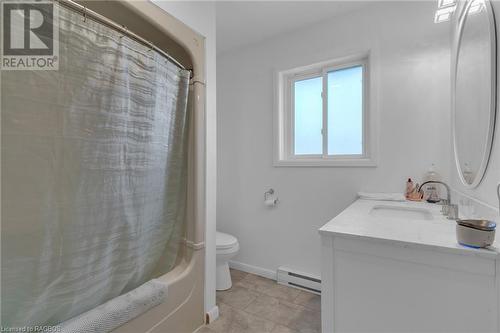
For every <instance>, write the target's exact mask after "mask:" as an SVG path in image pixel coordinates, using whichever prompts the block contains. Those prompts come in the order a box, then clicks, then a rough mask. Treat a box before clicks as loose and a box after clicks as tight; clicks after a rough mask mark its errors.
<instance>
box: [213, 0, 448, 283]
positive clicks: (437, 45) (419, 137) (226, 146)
mask: <svg viewBox="0 0 500 333" xmlns="http://www.w3.org/2000/svg"><path fill="white" fill-rule="evenodd" d="M435 8H436V3H435V2H434V1H430V2H389V3H380V5H376V6H370V7H369V9H365V10H361V11H357V12H354V13H351V14H348V15H346V16H342V17H338V18H334V19H330V20H327V21H324V22H321V23H319V24H316V25H314V26H311V27H309V28H307V29H301V30H300V31H296V32H293V33H289V34H286V35H282V36H279V37H277V38H273V39H272V40H268V41H265V42H262V43H259V44H255V45H251V46H249V47H246V48H240V49H237V50H233V51H229V52H226V53H222V54H219V55H218V58H217V70H218V71H217V80H218V82H217V83H218V90H217V108H218V115H217V122H218V125H217V126H218V147H217V150H218V181H217V196H218V202H217V228H218V229H219V230H221V231H225V232H227V233H230V234H233V235H235V236H236V237H238V239H239V241H240V245H241V251H240V254H239V255H238V256H237V257H236V258H235V261H237V262H239V263H243V264H246V265H252V266H256V267H258V268H260V269H264V270H268V272H269V273H272V272H273V271H275V270H276V268H277V267H278V266H280V265H287V266H292V267H294V268H296V269H300V270H301V271H305V272H308V273H311V274H316V275H320V244H319V243H320V240H319V237H318V232H317V229H318V228H319V227H320V226H322V225H323V224H324V223H326V222H327V221H329V220H330V219H331V218H333V217H334V216H335V215H337V214H338V213H340V212H341V211H342V210H343V209H344V208H346V206H348V205H349V204H350V203H351V202H352V201H353V200H355V197H356V192H357V191H360V190H367V191H402V190H403V188H404V184H405V181H406V179H407V177H408V176H411V177H415V178H417V179H418V180H419V179H420V178H421V177H422V175H423V173H424V172H425V171H426V170H427V169H428V168H429V166H430V164H431V163H435V164H436V166H437V169H438V171H440V172H441V173H442V174H444V176H445V177H446V176H447V174H448V172H449V170H450V160H449V158H448V157H449V147H450V139H449V137H450V126H449V122H450V119H449V98H450V97H449V77H450V76H449V75H450V72H449V67H450V64H449V25H448V24H434V23H433V19H434V16H433V15H434V11H435ZM366 50H371V52H372V55H373V58H372V69H373V72H372V79H373V80H375V82H374V84H375V86H376V87H377V90H376V91H375V92H374V93H376V97H377V100H378V102H377V103H375V105H371V106H370V107H371V108H372V110H373V111H374V112H375V111H376V112H377V120H378V126H379V156H378V159H379V163H378V167H376V168H307V167H306V168H304V167H302V168H299V167H273V165H272V161H273V152H272V142H273V126H272V121H273V112H274V110H273V89H274V85H273V78H274V74H273V73H274V71H275V70H280V69H289V68H294V67H297V66H302V65H308V64H311V63H315V62H320V61H324V60H328V59H333V58H336V57H341V56H345V55H349V54H352V53H357V52H360V51H366ZM270 187H272V188H274V189H275V190H276V191H277V194H278V196H279V199H280V203H279V205H278V206H277V207H276V208H274V209H268V208H266V207H264V205H263V195H264V192H265V191H266V190H267V189H268V188H270Z"/></svg>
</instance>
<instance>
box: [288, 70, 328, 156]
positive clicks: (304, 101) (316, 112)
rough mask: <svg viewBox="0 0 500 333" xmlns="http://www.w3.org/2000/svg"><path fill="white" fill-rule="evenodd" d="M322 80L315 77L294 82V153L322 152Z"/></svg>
mask: <svg viewBox="0 0 500 333" xmlns="http://www.w3.org/2000/svg"><path fill="white" fill-rule="evenodd" d="M322 81H323V80H322V77H315V78H312V79H306V80H301V81H296V82H295V85H294V95H295V100H294V105H295V114H294V121H295V129H294V135H295V143H294V149H295V151H294V153H295V155H312V154H320V155H321V154H323V136H322V134H321V129H322V127H323V111H322V109H323V106H322V98H321V91H322V90H323V87H322V85H323V83H322Z"/></svg>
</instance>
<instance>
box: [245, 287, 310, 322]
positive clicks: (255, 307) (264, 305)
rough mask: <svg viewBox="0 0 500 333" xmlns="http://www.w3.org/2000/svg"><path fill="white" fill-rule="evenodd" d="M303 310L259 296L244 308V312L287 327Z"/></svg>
mask: <svg viewBox="0 0 500 333" xmlns="http://www.w3.org/2000/svg"><path fill="white" fill-rule="evenodd" d="M303 309H304V308H303V307H301V306H300V305H297V304H293V303H290V302H287V301H284V300H282V299H279V298H276V297H270V296H266V295H263V294H261V296H259V297H257V299H255V300H254V301H253V302H252V303H250V304H249V305H248V306H247V307H246V309H245V311H246V312H249V313H252V314H254V315H256V316H259V317H262V318H266V319H268V320H271V321H272V322H275V323H277V324H281V325H284V326H289V324H290V323H291V322H292V321H293V320H294V318H296V317H297V316H299V315H300V313H301V311H302V310H303Z"/></svg>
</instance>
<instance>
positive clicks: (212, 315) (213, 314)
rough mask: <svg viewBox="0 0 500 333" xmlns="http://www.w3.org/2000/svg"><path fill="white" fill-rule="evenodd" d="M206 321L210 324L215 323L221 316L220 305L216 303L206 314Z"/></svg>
mask: <svg viewBox="0 0 500 333" xmlns="http://www.w3.org/2000/svg"><path fill="white" fill-rule="evenodd" d="M206 317H207V318H206V323H205V324H210V323H213V322H214V321H215V320H217V318H219V307H218V306H217V305H216V306H214V307H213V308H211V309H210V310H209V311H208V312H207V315H206Z"/></svg>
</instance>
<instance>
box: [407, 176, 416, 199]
mask: <svg viewBox="0 0 500 333" xmlns="http://www.w3.org/2000/svg"><path fill="white" fill-rule="evenodd" d="M414 188H415V186H413V181H412V180H411V178H408V181H407V182H406V190H405V198H406V199H408V198H409V197H410V194H411V193H412V192H413V189H414Z"/></svg>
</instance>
